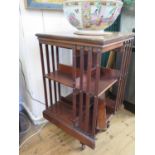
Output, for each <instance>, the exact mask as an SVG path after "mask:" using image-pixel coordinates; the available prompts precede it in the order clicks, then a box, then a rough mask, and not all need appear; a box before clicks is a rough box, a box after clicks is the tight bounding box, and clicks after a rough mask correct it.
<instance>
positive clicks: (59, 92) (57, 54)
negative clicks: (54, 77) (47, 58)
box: [56, 47, 61, 100]
mask: <svg viewBox="0 0 155 155" xmlns="http://www.w3.org/2000/svg"><path fill="white" fill-rule="evenodd" d="M56 59H57V70H59V68H58V67H59V47H56ZM58 96H59V100H60V98H61V90H60V83H59V82H58Z"/></svg>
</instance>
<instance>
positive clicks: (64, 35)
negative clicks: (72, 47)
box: [36, 31, 134, 46]
mask: <svg viewBox="0 0 155 155" xmlns="http://www.w3.org/2000/svg"><path fill="white" fill-rule="evenodd" d="M36 36H37V37H38V39H40V40H41V39H47V40H57V41H64V42H66V43H69V44H76V43H77V42H78V43H82V44H94V45H100V46H103V45H105V44H109V43H114V42H123V41H124V40H130V39H133V37H134V33H122V32H105V34H104V35H103V36H90V35H87V36H86V35H77V34H74V32H73V31H63V32H61V31H60V32H52V33H38V34H36Z"/></svg>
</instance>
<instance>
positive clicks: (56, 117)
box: [43, 94, 115, 149]
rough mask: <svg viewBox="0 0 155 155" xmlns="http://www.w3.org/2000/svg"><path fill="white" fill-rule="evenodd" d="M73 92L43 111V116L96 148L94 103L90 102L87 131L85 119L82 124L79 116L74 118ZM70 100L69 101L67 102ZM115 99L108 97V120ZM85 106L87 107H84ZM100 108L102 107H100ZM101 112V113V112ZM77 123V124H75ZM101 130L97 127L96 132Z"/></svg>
mask: <svg viewBox="0 0 155 155" xmlns="http://www.w3.org/2000/svg"><path fill="white" fill-rule="evenodd" d="M71 98H72V94H70V95H68V96H67V97H65V98H64V97H63V99H62V100H61V101H58V102H57V103H55V104H53V105H51V106H49V107H48V109H46V110H45V111H43V116H44V118H46V119H47V120H49V121H50V122H51V123H53V124H55V125H56V126H57V127H59V128H61V129H63V130H64V131H65V132H66V133H68V134H70V135H71V136H73V137H75V138H77V139H78V140H79V141H80V142H81V143H83V144H86V145H88V146H89V147H91V148H93V149H94V148H95V139H94V137H93V136H92V134H91V133H92V130H91V129H92V118H93V108H92V107H93V103H92V104H90V118H91V119H90V120H89V128H88V131H87V132H85V130H84V127H85V119H83V121H82V124H80V127H79V124H78V120H79V118H78V117H77V118H76V119H73V112H72V102H71ZM67 101H68V102H67ZM114 106H115V104H114V101H112V100H111V99H108V100H107V101H106V122H108V121H109V118H110V116H112V114H113V109H114ZM84 108H85V107H84ZM99 108H100V107H99ZM99 114H100V113H99ZM83 118H85V113H83ZM75 124H76V125H75ZM98 131H99V130H98V129H97V127H96V134H97V132H98Z"/></svg>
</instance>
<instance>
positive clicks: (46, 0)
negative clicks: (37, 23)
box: [26, 0, 63, 10]
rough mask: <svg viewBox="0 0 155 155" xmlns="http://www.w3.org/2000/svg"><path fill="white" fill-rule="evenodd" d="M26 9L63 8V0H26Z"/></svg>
mask: <svg viewBox="0 0 155 155" xmlns="http://www.w3.org/2000/svg"><path fill="white" fill-rule="evenodd" d="M26 6H27V9H38V10H63V0H26Z"/></svg>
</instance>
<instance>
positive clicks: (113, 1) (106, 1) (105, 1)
mask: <svg viewBox="0 0 155 155" xmlns="http://www.w3.org/2000/svg"><path fill="white" fill-rule="evenodd" d="M82 2H90V5H94V3H96V2H99V3H100V4H102V5H107V4H108V5H109V3H110V5H113V6H115V5H116V4H120V5H122V4H123V2H122V1H120V0H117V1H116V0H70V1H64V4H65V5H66V6H69V5H79V4H80V3H82Z"/></svg>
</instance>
